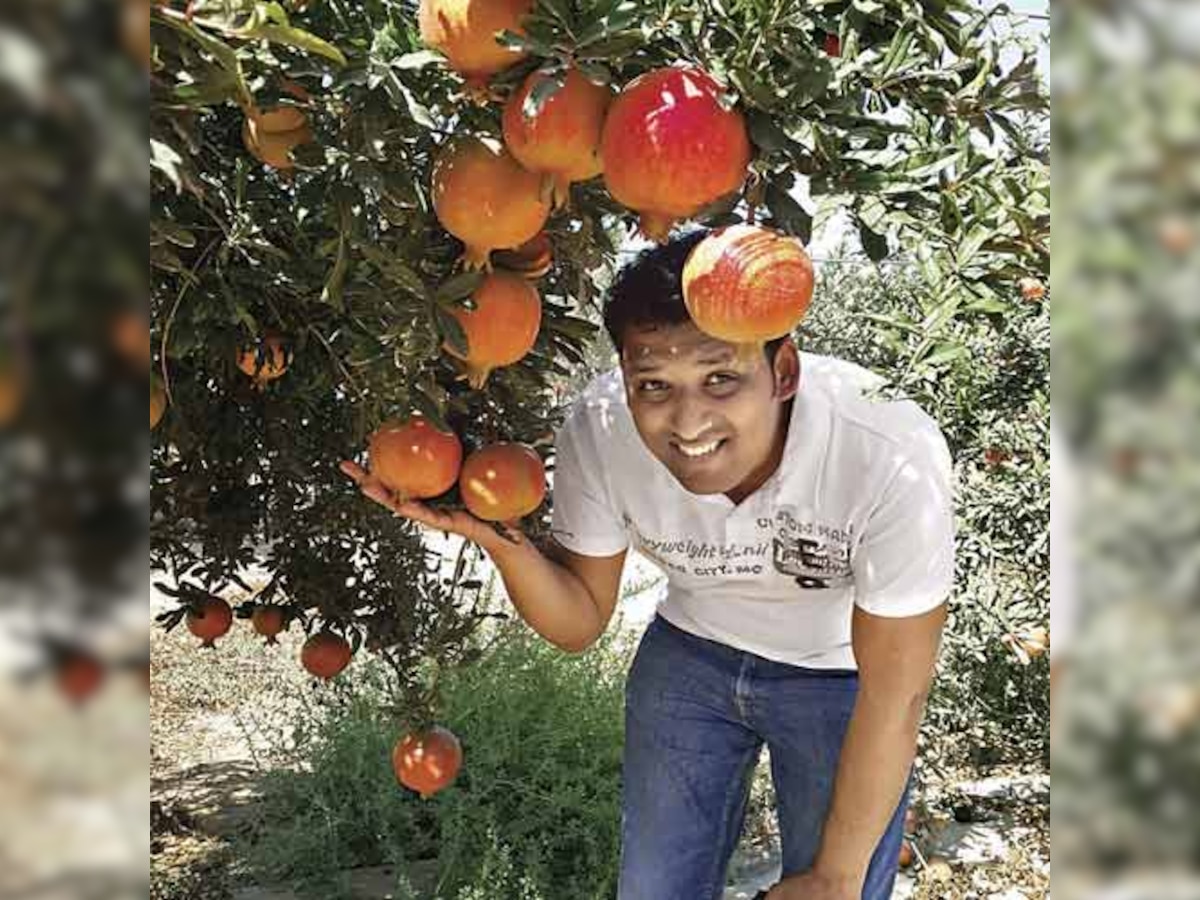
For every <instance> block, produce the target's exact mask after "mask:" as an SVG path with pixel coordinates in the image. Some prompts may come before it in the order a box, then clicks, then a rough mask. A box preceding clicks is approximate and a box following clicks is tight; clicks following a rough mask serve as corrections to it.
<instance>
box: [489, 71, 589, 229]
mask: <svg viewBox="0 0 1200 900" xmlns="http://www.w3.org/2000/svg"><path fill="white" fill-rule="evenodd" d="M550 77H551V76H550V75H547V74H546V73H544V72H534V73H533V74H531V75H530V76H529V77H528V78H526V79H525V83H524V84H523V85H522V86H521V88H520V90H518V91H517V92H516V93H514V94H513V95H512V96H511V97H510V98H509V100H508V102H507V103H506V104H505V105H504V116H503V127H504V143H505V145H506V146H507V147H508V151H509V152H510V153H511V154H512V155H513V156H514V157H516V160H517V162H519V163H520V164H521V165H522V166H524V167H525V168H526V169H528V170H529V171H530V172H538V173H540V174H544V175H546V176H548V177H549V178H550V179H551V180H552V188H551V191H552V198H553V203H554V206H555V207H559V206H565V205H566V203H567V199H568V198H569V196H570V190H571V183H572V182H575V181H587V180H588V179H589V178H595V177H596V176H597V175H599V174H600V171H601V168H602V167H601V165H600V132H601V129H602V128H603V127H604V114H605V113H606V112H607V111H608V105H609V103H611V102H612V96H613V95H612V91H611V90H609V89H608V88H607V87H605V86H602V85H598V84H592V82H590V81H588V80H587V78H585V77H584V76H583V75H581V74H580V72H579V70H578V69H570V70H568V72H567V77H566V80H565V81H564V83H563V86H562V87H561V88H560V89H559V90H558V91H556V92H555V93H554V95H553V96H552V97H550V99H548V100H547V101H546V102H545V103H543V104H542V107H541V109H539V110H538V111H537V113H536V114H530V113H531V110H530V109H529V108H528V107H529V105H530V104H529V99H530V95H531V94H532V93H533V91H534V90H535V89H536V88H537V86H538V85H540V84H542V83H544V82H545V81H546V80H547V79H549V78H550Z"/></svg>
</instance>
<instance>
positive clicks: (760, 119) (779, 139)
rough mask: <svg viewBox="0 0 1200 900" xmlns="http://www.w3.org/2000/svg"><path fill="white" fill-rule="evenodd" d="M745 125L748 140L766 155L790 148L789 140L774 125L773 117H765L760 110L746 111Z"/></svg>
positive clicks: (790, 141)
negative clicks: (766, 153) (748, 134)
mask: <svg viewBox="0 0 1200 900" xmlns="http://www.w3.org/2000/svg"><path fill="white" fill-rule="evenodd" d="M746 124H747V126H748V127H749V130H750V140H751V141H753V142H754V145H755V146H756V147H759V148H760V149H762V150H766V151H767V152H768V153H774V152H776V151H778V150H786V149H789V148H790V147H791V143H792V140H791V138H789V137H788V136H787V134H786V133H785V132H784V130H783V129H782V128H780V127H779V126H778V125H777V124H776V122H775V119H774V117H773V116H769V115H767V114H766V113H764V112H763V111H762V110H758V109H751V110H748V111H747V114H746Z"/></svg>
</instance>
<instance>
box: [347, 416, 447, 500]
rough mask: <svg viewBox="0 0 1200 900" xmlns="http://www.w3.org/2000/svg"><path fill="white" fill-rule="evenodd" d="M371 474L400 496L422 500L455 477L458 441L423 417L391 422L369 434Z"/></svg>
mask: <svg viewBox="0 0 1200 900" xmlns="http://www.w3.org/2000/svg"><path fill="white" fill-rule="evenodd" d="M368 454H369V456H370V469H371V474H372V475H374V476H375V477H376V478H378V479H379V481H380V482H381V483H382V484H383V486H384V487H386V488H387V489H388V490H390V491H392V492H393V493H395V494H397V495H399V496H400V497H401V498H402V499H415V500H424V499H428V498H430V497H437V496H438V495H439V494H444V493H446V491H448V490H450V488H451V487H453V485H454V482H455V481H457V480H458V472H459V469H460V468H461V467H462V455H463V451H462V444H461V443H460V442H459V440H458V436H457V435H455V434H454V433H452V432H445V431H441V430H440V429H438V427H437V426H436V425H434V424H433V423H432V422H430V421H429V420H428V419H426V418H425V417H424V416H413V417H412V418H411V419H409V420H408V421H407V422H401V421H398V420H397V421H392V422H388V423H386V424H384V425H381V426H380V427H379V429H378V430H377V431H376V432H375V433H374V434H373V435H371V444H370V448H369V449H368Z"/></svg>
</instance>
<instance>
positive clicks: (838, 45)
mask: <svg viewBox="0 0 1200 900" xmlns="http://www.w3.org/2000/svg"><path fill="white" fill-rule="evenodd" d="M821 49H822V50H824V51H825V55H826V56H832V57H834V58H837V57H839V56H841V55H842V39H841V38H839V37H838V36H837V35H836V34H832V33H830V34H826V35H825V40H824V41H823V42H822V43H821Z"/></svg>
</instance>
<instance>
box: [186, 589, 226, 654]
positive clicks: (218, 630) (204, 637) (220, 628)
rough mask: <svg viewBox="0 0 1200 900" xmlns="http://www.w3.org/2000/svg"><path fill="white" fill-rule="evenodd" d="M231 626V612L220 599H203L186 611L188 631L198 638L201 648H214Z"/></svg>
mask: <svg viewBox="0 0 1200 900" xmlns="http://www.w3.org/2000/svg"><path fill="white" fill-rule="evenodd" d="M231 625H233V610H232V609H230V608H229V604H228V603H226V602H225V601H224V600H222V599H221V598H220V597H205V598H204V599H203V600H200V601H198V602H197V603H195V604H193V605H192V606H191V608H189V609H188V613H187V627H188V631H190V632H191V633H192V634H194V635H195V636H196V637H198V638H200V640H201V646H203V647H215V646H216V645H217V638H219V637H223V636H224V635H225V634H227V633H228V632H229V628H230V626H231Z"/></svg>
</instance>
